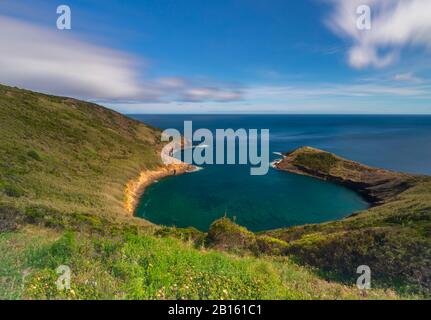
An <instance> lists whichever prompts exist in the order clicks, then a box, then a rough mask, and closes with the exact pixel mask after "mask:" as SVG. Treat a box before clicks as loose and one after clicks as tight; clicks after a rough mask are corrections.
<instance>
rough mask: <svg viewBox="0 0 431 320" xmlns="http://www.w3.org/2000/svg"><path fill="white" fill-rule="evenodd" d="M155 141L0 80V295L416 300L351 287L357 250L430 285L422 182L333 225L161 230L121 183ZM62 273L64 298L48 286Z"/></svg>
mask: <svg viewBox="0 0 431 320" xmlns="http://www.w3.org/2000/svg"><path fill="white" fill-rule="evenodd" d="M159 141H160V131H159V130H157V129H155V128H152V127H149V126H146V125H144V124H141V123H139V122H137V121H134V120H131V119H128V118H126V117H124V116H122V115H120V114H118V113H116V112H113V111H111V110H108V109H105V108H103V107H101V106H98V105H95V104H91V103H87V102H82V101H77V100H74V99H70V98H63V97H54V96H49V95H43V94H38V93H34V92H30V91H26V90H21V89H17V88H11V87H6V86H1V85H0V276H1V283H0V299H60V298H67V299H393V298H400V297H402V298H410V297H415V296H414V295H412V294H416V293H417V292H418V291H414V290H404V291H403V290H400V289H399V288H401V287H400V286H398V284H397V283H395V282H394V281H395V280H396V281H398V277H393V278H391V279H392V280H393V281H392V282H388V284H387V287H390V288H394V289H396V292H395V290H392V289H379V288H374V289H373V290H371V291H361V290H359V289H357V288H355V286H354V284H355V281H353V279H347V280H346V277H345V274H346V273H347V274H349V272H350V274H351V272H352V270H356V267H357V265H354V264H355V263H356V262H357V261H355V260H352V257H361V254H362V253H363V255H362V256H364V254H368V256H366V257H369V258H370V259H371V258H372V259H376V261H379V264H376V265H373V266H372V270H373V272H374V270H376V275H377V276H388V275H392V274H393V272H394V270H395V267H396V266H397V265H399V266H401V269H400V270H401V272H402V273H403V274H405V275H408V277H409V278H408V280H412V279H413V280H414V279H420V282H419V283H417V282H416V283H413V284H412V286H415V288H417V286H419V287H426V285H427V283H429V280H427V279H428V278H426V277H427V276H428V274H429V272H427V271H429V270H430V267H429V259H428V258H429V251H423V250H428V249H429V239H430V238H431V237H430V235H431V231H430V230H431V229H430V223H429V208H431V200H430V196H429V195H430V193H431V183H429V182H426V181H424V183H421V184H418V185H417V186H416V187H415V188H413V189H410V190H408V191H407V192H405V193H403V195H402V196H401V197H400V198H399V199H398V200H397V201H395V202H391V203H388V204H387V205H385V206H381V207H378V208H373V209H371V210H369V211H367V212H365V213H363V214H361V215H359V216H356V217H352V218H349V219H346V220H343V221H340V222H335V223H329V224H322V225H312V226H303V227H296V228H289V229H284V230H277V231H273V232H268V233H266V234H258V235H256V234H253V233H252V232H250V231H248V230H247V229H245V228H243V227H241V226H238V225H236V224H234V223H232V222H231V221H229V220H228V219H222V220H219V221H217V222H215V223H214V224H213V226H212V228H211V230H210V232H209V234H204V233H202V232H199V231H198V230H196V229H193V228H185V229H181V228H164V227H159V226H154V225H152V224H150V223H149V222H147V221H145V220H143V219H138V218H133V217H130V216H128V214H127V213H126V210H125V209H124V190H125V186H126V183H127V182H128V181H129V180H130V179H133V178H136V177H137V176H138V175H139V172H140V171H141V170H143V169H152V168H155V167H157V166H159V165H160V161H159V156H158V151H159V150H160V148H161V145H160V142H159ZM321 160H322V159H314V160H312V162H313V164H315V165H316V163H317V165H319V163H320V161H321ZM327 160H328V161H329V164H330V165H331V160H330V159H327ZM328 161H326V160H325V163H327V162H328ZM326 167H327V164H325V166H324V168H323V169H325V168H326ZM376 227H378V228H376ZM381 234H383V235H384V239H386V242H384V243H383V245H382V243H381V242H379V239H381V237H380V235H381ZM364 235H365V237H364ZM379 237H380V238H379ZM394 245H396V246H395V248H396V249H395V250H392V249H391V248H393V247H394ZM369 248H374V249H373V250H369ZM216 249H217V250H216ZM220 250H224V251H225V252H220ZM358 250H359V251H358ZM382 250H386V251H387V253H386V254H383V252H382ZM358 252H359V253H358ZM286 254H288V255H289V256H286ZM298 259H301V261H299V262H300V263H298ZM343 261H346V262H347V263H346V264H345V266H344V267H343ZM372 261H374V260H372ZM381 261H384V262H385V263H386V262H387V263H386V264H387V265H388V266H390V268H389V269H388V267H386V269H385V265H384V264H383V263H380V262H381ZM333 262H336V263H335V264H334V268H335V271H337V272H338V273H337V272H336V273H335V275H332V274H331V275H329V274H328V273H327V269H328V268H329V267H330V264H331V263H333ZM368 262H369V261H368ZM304 263H308V264H309V265H312V266H317V267H319V268H318V269H315V268H311V267H309V266H306V265H304ZM60 265H68V266H69V267H70V268H71V271H72V282H71V285H72V290H67V291H59V290H57V287H56V285H55V283H56V280H57V278H58V274H57V272H56V270H57V268H58V267H59V266H60ZM353 267H354V268H353ZM343 268H345V269H343ZM352 268H353V269H352ZM373 268H374V269H373ZM391 268H392V269H391ZM418 270H419V271H420V272H422V271H423V274H422V275H421V277H418V276H417V275H416V274H415V273H414V272H416V271H418ZM340 274H341V275H343V274H344V276H343V277H341V278H340ZM325 279H329V280H325ZM409 283H411V282H409ZM402 288H405V287H402Z"/></svg>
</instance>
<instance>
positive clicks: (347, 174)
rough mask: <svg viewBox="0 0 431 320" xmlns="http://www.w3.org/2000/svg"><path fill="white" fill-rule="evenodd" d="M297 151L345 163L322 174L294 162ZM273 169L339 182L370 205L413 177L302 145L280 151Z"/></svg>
mask: <svg viewBox="0 0 431 320" xmlns="http://www.w3.org/2000/svg"><path fill="white" fill-rule="evenodd" d="M298 152H299V153H300V154H301V153H302V154H306V153H308V154H310V153H323V154H327V155H331V156H333V157H334V158H335V159H337V161H338V162H339V163H342V164H343V165H344V164H346V167H345V168H342V169H341V171H340V172H336V173H329V172H326V173H324V172H321V171H320V170H316V169H314V168H310V167H308V166H307V165H303V164H300V163H296V161H295V160H296V156H297V153H298ZM304 152H305V153H304ZM274 168H275V169H277V170H280V171H285V172H289V173H292V174H297V175H303V176H308V177H312V178H315V179H319V180H324V181H329V182H332V183H336V184H338V185H341V186H343V187H345V188H348V189H350V190H353V191H355V192H357V193H358V194H359V195H361V196H362V197H363V198H364V200H365V201H367V202H368V204H369V205H370V207H375V206H379V205H382V204H385V203H387V202H388V201H389V200H390V199H392V198H393V197H395V196H397V195H398V194H400V193H402V192H404V191H406V190H407V189H409V188H411V187H412V184H411V183H410V182H409V180H411V179H412V178H413V176H411V175H408V174H405V173H401V172H393V171H389V170H385V169H379V168H373V167H368V166H366V165H362V164H360V163H358V162H354V161H351V160H346V159H343V158H341V157H338V156H335V155H333V154H330V153H328V152H325V151H322V150H319V149H315V148H311V147H303V148H299V149H296V150H295V151H293V152H291V153H288V154H283V158H282V159H281V160H280V161H277V162H276V163H275V164H274Z"/></svg>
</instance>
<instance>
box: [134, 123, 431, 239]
mask: <svg viewBox="0 0 431 320" xmlns="http://www.w3.org/2000/svg"><path fill="white" fill-rule="evenodd" d="M132 117H133V118H135V119H138V120H140V121H142V122H144V123H147V124H150V125H153V126H156V127H159V128H161V129H166V128H176V129H178V130H180V131H181V132H182V131H183V125H184V121H186V120H191V121H193V128H194V129H199V128H208V129H210V130H211V131H215V129H227V128H232V129H234V130H236V129H240V128H245V129H269V130H270V156H271V159H270V160H271V161H272V160H274V159H277V158H279V156H278V155H276V154H273V152H285V151H290V150H293V149H295V148H297V147H300V146H305V145H306V146H312V147H316V148H320V149H324V150H327V151H330V152H334V153H336V154H338V155H340V156H343V157H346V158H348V159H352V160H355V161H359V162H362V163H365V164H368V165H371V166H377V167H383V168H387V169H392V170H399V171H405V172H410V173H423V174H431V116H374V115H373V116H363V115H361V116H358V115H349V116H346V115H133V116H132ZM203 167H204V168H203V170H200V171H197V172H194V173H190V174H185V175H181V176H175V177H169V178H166V179H163V180H161V181H159V182H158V183H155V184H153V185H152V186H150V187H149V188H148V189H147V190H146V192H145V194H144V196H143V197H142V199H141V201H140V204H139V207H138V210H137V214H138V216H141V217H143V218H145V219H148V220H150V221H152V222H154V223H157V224H162V225H169V226H178V227H188V226H194V227H196V228H198V229H200V230H203V231H205V230H207V229H208V227H209V225H210V224H211V222H212V221H214V220H215V219H217V218H219V217H221V216H223V215H224V214H225V213H226V214H227V215H228V216H229V217H232V218H233V217H234V219H235V220H236V221H237V222H238V223H239V224H241V225H244V226H246V227H247V228H249V229H250V230H253V231H260V230H268V229H274V228H280V227H285V226H292V225H301V224H307V223H317V222H323V221H330V220H336V219H340V218H343V217H345V216H347V215H349V214H351V213H352V212H355V211H358V210H363V209H365V208H367V203H366V202H365V201H364V200H363V199H362V198H361V197H360V196H359V195H357V194H356V193H354V192H352V191H351V190H348V189H346V188H343V187H341V186H338V185H335V184H332V183H328V182H324V181H320V180H316V179H313V178H310V177H304V176H298V175H293V174H289V173H285V172H279V171H277V170H274V169H270V170H269V172H268V174H266V175H264V176H251V175H250V168H249V166H248V165H204V166H203Z"/></svg>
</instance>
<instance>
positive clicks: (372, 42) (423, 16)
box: [325, 0, 431, 68]
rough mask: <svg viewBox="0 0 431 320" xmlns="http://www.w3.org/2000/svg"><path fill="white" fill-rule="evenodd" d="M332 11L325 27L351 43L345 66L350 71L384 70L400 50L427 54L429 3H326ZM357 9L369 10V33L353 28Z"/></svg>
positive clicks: (421, 0)
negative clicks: (360, 69) (372, 68)
mask: <svg viewBox="0 0 431 320" xmlns="http://www.w3.org/2000/svg"><path fill="white" fill-rule="evenodd" d="M328 1H329V2H330V3H332V5H333V11H332V13H331V15H330V16H329V17H327V19H326V21H325V22H326V24H327V26H328V27H329V28H330V29H331V30H332V31H333V32H334V33H335V34H336V35H338V36H340V37H343V38H346V39H348V40H349V41H351V47H350V49H349V52H348V63H349V64H350V65H351V66H352V67H354V68H365V67H370V66H371V67H377V68H381V67H386V66H388V65H390V64H392V63H394V62H395V61H396V59H397V58H398V57H399V55H400V52H401V50H402V49H403V48H405V47H408V46H416V47H420V48H424V49H425V50H428V51H429V50H431V19H430V12H431V1H427V0H328ZM360 5H368V6H369V7H370V8H371V13H372V15H371V16H372V20H371V30H360V29H358V28H357V24H356V22H357V19H358V14H357V13H356V9H357V8H358V6H360Z"/></svg>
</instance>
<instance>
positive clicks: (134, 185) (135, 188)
mask: <svg viewBox="0 0 431 320" xmlns="http://www.w3.org/2000/svg"><path fill="white" fill-rule="evenodd" d="M196 169H197V168H196V166H193V165H191V164H188V163H185V162H178V163H172V164H168V165H165V166H161V167H159V168H157V169H153V170H143V171H141V172H140V174H139V177H138V178H137V179H133V180H130V181H129V182H128V183H127V184H126V188H125V201H124V208H125V209H126V212H127V214H128V215H130V216H134V215H135V210H136V207H137V205H138V203H139V200H140V198H141V197H142V195H143V194H144V192H145V190H146V188H147V187H148V186H150V185H151V184H153V183H154V182H155V181H157V180H159V179H162V178H165V177H169V176H175V175H180V174H184V173H189V172H193V171H195V170H196Z"/></svg>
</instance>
